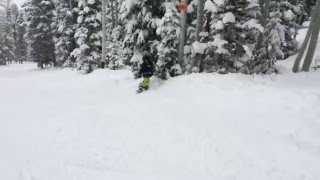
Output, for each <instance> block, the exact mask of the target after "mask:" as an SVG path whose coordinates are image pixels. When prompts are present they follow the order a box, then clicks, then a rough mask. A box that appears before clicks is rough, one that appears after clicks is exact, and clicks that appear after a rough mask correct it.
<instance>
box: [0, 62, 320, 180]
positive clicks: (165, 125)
mask: <svg viewBox="0 0 320 180" xmlns="http://www.w3.org/2000/svg"><path fill="white" fill-rule="evenodd" d="M319 82H320V73H319V72H312V73H300V74H292V73H285V74H282V75H272V76H245V75H239V74H230V75H212V74H196V75H189V76H181V77H177V78H173V79H170V80H169V81H167V82H165V83H159V82H157V81H155V80H153V84H152V87H151V89H150V90H149V91H147V92H144V93H142V94H138V95H137V94H136V93H135V91H136V88H137V85H138V83H139V81H138V80H134V79H133V78H132V74H131V73H130V72H129V71H126V70H122V71H110V70H97V71H95V72H94V73H92V74H89V75H82V74H80V73H79V72H78V71H76V70H70V69H64V70H54V69H47V70H38V69H36V65H35V64H23V65H9V66H7V67H0V85H1V87H0V92H1V93H0V100H1V101H0V179H3V180H89V179H90V180H91V179H92V180H105V179H114V180H121V179H124V180H150V179H152V180H163V179H166V180H178V179H181V180H195V179H199V180H200V179H201V180H212V179H221V180H222V179H223V180H224V179H228V180H229V179H233V180H248V179H252V180H255V179H259V180H302V179H304V180H318V178H319V177H320V171H319V167H320V141H319V137H320V118H319V117H320V85H319ZM160 84H161V85H160Z"/></svg>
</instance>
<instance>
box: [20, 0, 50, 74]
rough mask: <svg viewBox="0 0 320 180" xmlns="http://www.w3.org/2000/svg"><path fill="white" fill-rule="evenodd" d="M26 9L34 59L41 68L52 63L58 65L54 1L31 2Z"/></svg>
mask: <svg viewBox="0 0 320 180" xmlns="http://www.w3.org/2000/svg"><path fill="white" fill-rule="evenodd" d="M24 9H25V12H26V20H27V23H28V37H29V44H30V47H31V54H30V55H31V57H32V59H34V61H36V62H37V63H38V67H41V68H43V67H44V65H48V64H50V63H53V65H56V60H55V54H54V51H55V43H54V40H53V29H52V27H51V25H52V23H53V18H54V10H55V6H54V4H53V1H46V0H31V1H29V2H28V3H27V4H26V5H25V7H24Z"/></svg>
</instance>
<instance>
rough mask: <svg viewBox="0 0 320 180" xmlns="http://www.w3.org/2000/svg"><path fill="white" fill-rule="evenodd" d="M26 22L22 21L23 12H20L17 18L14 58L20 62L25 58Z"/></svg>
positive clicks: (26, 47) (26, 45) (26, 46)
mask: <svg viewBox="0 0 320 180" xmlns="http://www.w3.org/2000/svg"><path fill="white" fill-rule="evenodd" d="M26 33H27V29H26V24H25V23H24V13H23V12H21V13H20V14H19V17H18V19H17V39H16V58H17V60H18V61H19V62H20V63H22V62H23V61H25V60H27V54H28V52H27V49H28V44H27V38H26Z"/></svg>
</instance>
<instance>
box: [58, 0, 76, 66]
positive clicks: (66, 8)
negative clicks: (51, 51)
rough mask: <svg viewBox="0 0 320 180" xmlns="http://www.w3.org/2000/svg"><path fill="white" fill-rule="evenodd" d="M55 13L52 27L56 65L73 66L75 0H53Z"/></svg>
mask: <svg viewBox="0 0 320 180" xmlns="http://www.w3.org/2000/svg"><path fill="white" fill-rule="evenodd" d="M54 2H55V6H56V15H55V18H54V23H53V27H54V29H55V38H54V40H55V55H56V60H57V66H58V67H71V66H74V62H75V58H74V57H73V56H71V52H72V51H73V50H74V49H75V48H76V42H75V39H74V34H75V29H76V25H77V11H76V9H73V7H75V6H76V5H77V1H76V0H55V1H54Z"/></svg>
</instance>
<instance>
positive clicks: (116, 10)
mask: <svg viewBox="0 0 320 180" xmlns="http://www.w3.org/2000/svg"><path fill="white" fill-rule="evenodd" d="M114 12H115V13H114V14H115V19H114V24H115V27H118V0H115V5H114Z"/></svg>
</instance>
